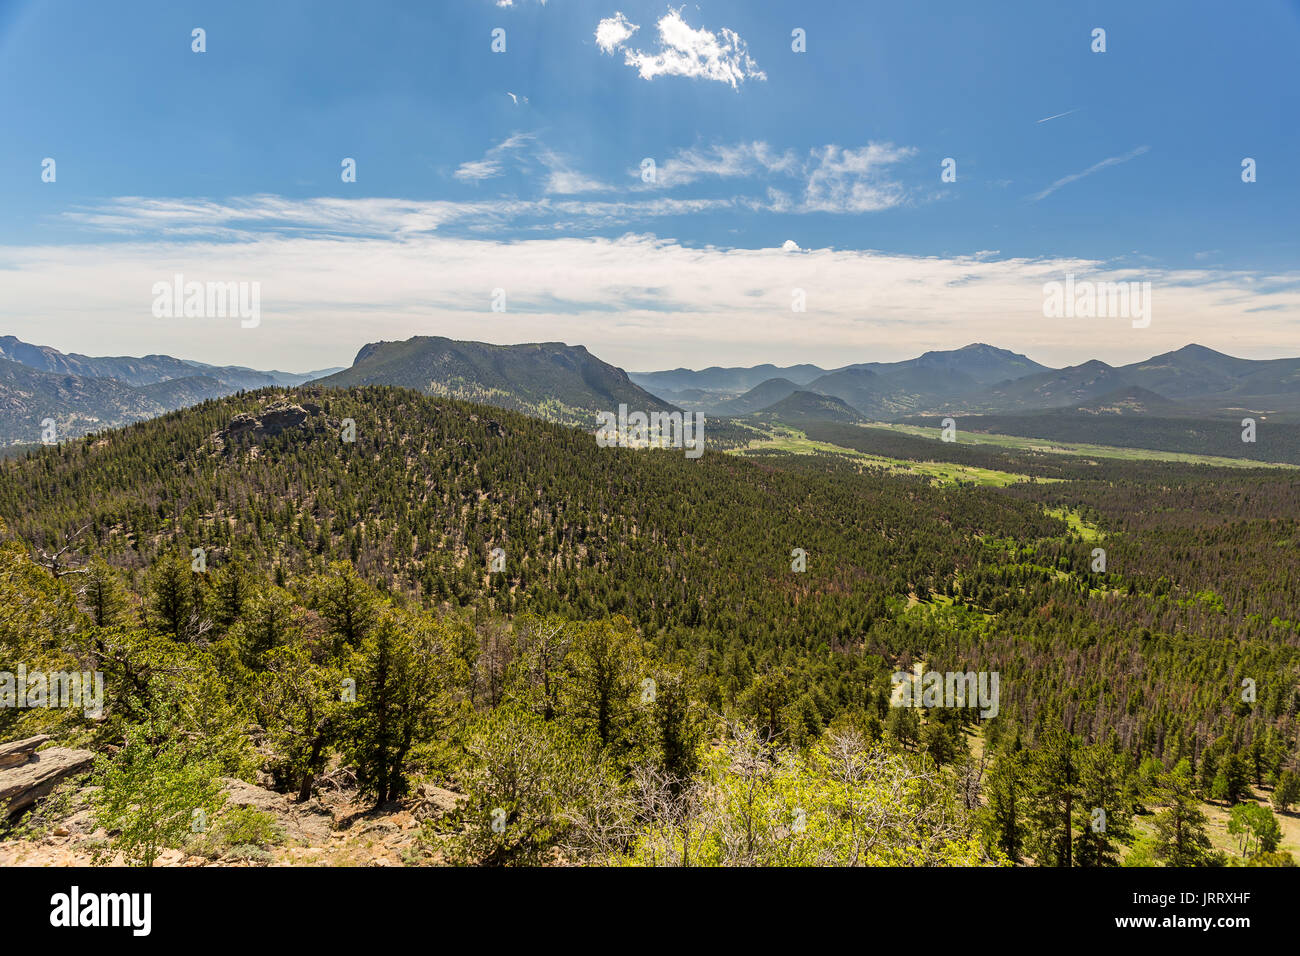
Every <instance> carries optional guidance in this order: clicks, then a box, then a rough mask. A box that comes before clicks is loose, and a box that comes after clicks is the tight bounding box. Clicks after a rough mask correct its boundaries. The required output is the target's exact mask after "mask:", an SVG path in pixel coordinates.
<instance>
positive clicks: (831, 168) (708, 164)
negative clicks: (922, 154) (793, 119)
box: [629, 141, 916, 213]
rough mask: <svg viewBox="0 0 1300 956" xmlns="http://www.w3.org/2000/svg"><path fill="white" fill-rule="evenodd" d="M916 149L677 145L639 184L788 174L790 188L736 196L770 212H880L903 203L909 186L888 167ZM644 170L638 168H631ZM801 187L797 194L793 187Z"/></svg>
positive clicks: (770, 188)
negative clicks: (649, 179) (799, 150)
mask: <svg viewBox="0 0 1300 956" xmlns="http://www.w3.org/2000/svg"><path fill="white" fill-rule="evenodd" d="M915 155H916V150H915V149H913V148H911V147H907V146H895V145H894V144H893V143H868V144H867V145H866V146H862V147H858V148H856V149H855V148H846V147H842V146H838V145H835V144H833V143H832V144H828V145H826V146H821V147H817V148H814V149H811V150H809V151H808V153H807V155H806V157H805V158H803V159H800V158H799V156H798V155H797V154H796V153H795V152H794V151H793V150H784V151H779V150H776V149H773V148H772V147H771V146H769V145H768V144H767V143H764V142H757V141H756V142H752V143H736V144H731V145H718V146H711V147H707V148H691V149H683V150H678V151H677V152H676V153H674V154H673V155H672V156H670V157H668V158H667V159H665V160H664V161H663V162H662V163H660V164H659V166H658V167H657V175H656V177H655V181H654V182H653V183H650V184H644V185H643V184H638V185H637V186H636V187H635V188H637V189H641V190H648V189H673V188H676V187H679V186H684V185H687V184H690V183H693V182H696V181H697V180H701V179H705V178H717V179H752V178H758V177H768V178H771V177H784V178H787V179H790V180H791V181H792V182H791V184H790V187H789V188H787V189H779V188H777V187H775V186H773V185H770V184H769V185H768V187H767V201H766V202H762V201H759V200H757V199H755V198H752V197H738V199H737V201H738V202H740V203H742V204H744V205H747V206H749V207H750V208H754V209H766V210H767V211H769V212H799V213H809V212H833V213H864V212H878V211H880V210H882V209H889V208H892V207H894V206H898V205H901V204H902V203H904V202H906V201H907V200H908V198H909V191H908V189H907V187H905V186H904V185H903V184H902V183H901V182H899V181H898V180H897V179H896V178H894V177H892V176H891V175H890V171H889V167H891V166H895V165H897V164H898V163H901V162H904V161H906V160H908V159H911V158H912V157H913V156H915ZM629 174H630V175H632V176H637V177H639V176H640V170H639V169H638V168H633V169H630V170H629ZM791 189H793V190H801V191H802V196H801V198H799V199H797V200H796V199H794V198H792V196H791V193H790V190H791Z"/></svg>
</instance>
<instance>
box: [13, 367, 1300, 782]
mask: <svg viewBox="0 0 1300 956" xmlns="http://www.w3.org/2000/svg"><path fill="white" fill-rule="evenodd" d="M348 419H351V420H352V421H354V422H355V441H353V442H345V441H344V440H343V438H342V436H343V434H344V431H345V426H346V421H347V420H348ZM932 444H933V446H935V451H936V454H938V453H942V452H943V451H944V448H943V447H941V446H942V443H937V442H936V443H932ZM1153 469H1156V470H1157V471H1159V474H1158V475H1153ZM1087 471H1088V473H1089V474H1090V480H1088V481H1086V482H1066V483H1060V482H1057V483H1050V484H1039V485H1035V484H1032V483H1029V484H1023V485H1020V486H1017V487H1014V488H1011V489H996V488H976V487H957V486H951V485H949V486H933V485H931V484H930V483H928V482H927V481H925V480H924V479H921V478H907V477H897V476H886V475H884V474H883V473H877V472H874V471H872V470H871V469H869V468H865V467H863V466H862V465H858V464H855V463H853V462H852V461H851V460H850V459H847V458H843V457H840V456H825V457H814V458H807V457H798V456H780V455H778V456H769V457H764V458H761V459H756V460H742V459H739V458H736V457H732V456H727V455H722V454H717V453H713V452H708V453H706V454H705V455H704V457H703V458H701V459H698V460H691V459H687V458H686V457H685V456H684V455H683V454H681V453H680V452H674V451H644V450H629V449H619V448H606V449H601V448H598V447H597V446H596V443H595V441H594V439H593V437H592V436H591V435H590V434H588V433H585V432H582V431H580V430H576V429H570V428H565V427H562V426H559V425H554V424H548V423H545V422H541V421H537V420H535V419H532V418H528V417H525V416H523V415H519V414H513V413H510V412H505V411H501V410H497V409H489V408H484V407H482V406H473V405H469V404H465V403H461V402H457V401H450V400H439V399H430V398H426V397H423V396H420V395H418V394H416V393H414V392H411V391H407V390H401V389H393V388H364V389H346V390H336V389H322V388H312V387H303V388H300V389H297V390H292V391H290V392H287V393H286V392H275V391H265V392H261V393H254V394H249V395H245V396H240V397H231V398H225V399H221V400H217V401H211V402H207V403H205V404H203V405H200V406H197V407H195V408H192V409H187V410H185V411H182V412H177V413H172V414H169V415H166V416H164V417H162V418H159V419H156V420H153V421H149V422H143V423H139V424H136V425H132V426H130V427H128V428H126V429H123V430H120V431H116V432H111V433H107V434H105V435H103V436H102V437H98V438H96V437H89V438H86V439H81V440H78V441H74V442H70V443H67V444H65V445H63V446H60V447H58V448H43V449H40V450H38V451H37V452H35V453H33V454H32V455H30V456H28V457H25V458H21V459H18V460H16V461H11V462H9V463H7V464H5V465H4V467H3V471H2V472H0V476H2V477H3V480H2V481H0V517H2V518H3V519H4V520H5V521H6V522H7V523H8V525H9V528H10V529H11V531H12V532H13V533H14V534H15V535H16V536H18V537H19V538H20V539H23V540H25V541H27V542H29V543H30V544H31V545H32V546H33V547H34V548H36V549H37V550H38V551H44V552H46V553H54V552H55V551H57V549H58V548H59V547H61V546H62V544H63V543H64V541H65V536H66V535H67V534H68V533H70V532H75V531H76V530H78V529H82V528H83V527H84V528H85V531H84V533H83V534H82V536H81V538H80V539H78V540H79V541H80V542H81V543H80V544H79V548H80V549H81V550H94V551H100V552H102V553H103V554H105V555H106V556H107V558H108V560H109V561H110V562H111V563H112V564H113V565H116V566H118V567H120V568H123V569H126V570H128V571H130V572H132V578H131V580H132V582H133V584H134V585H135V586H138V587H143V586H144V583H143V575H141V574H139V573H138V572H141V571H143V570H144V569H146V568H147V567H150V566H154V565H157V564H158V563H159V562H160V561H166V560H172V559H176V558H178V557H180V558H184V559H185V560H188V556H189V555H190V554H191V553H192V551H193V549H195V548H202V549H204V552H205V555H206V560H207V562H208V566H209V567H210V568H214V569H221V568H222V567H224V566H239V567H247V568H252V569H256V571H257V572H258V573H260V574H273V575H274V576H275V577H276V578H277V580H283V579H285V578H286V577H290V578H291V577H294V576H296V575H299V574H301V573H304V572H312V571H316V572H319V571H322V570H324V569H325V568H326V567H327V563H328V562H329V561H331V560H339V559H342V560H347V561H351V562H352V563H354V564H355V566H356V567H357V568H358V570H359V571H360V572H361V574H362V575H363V577H365V578H366V579H368V580H370V581H372V582H374V583H376V584H378V585H379V586H381V587H382V588H384V589H385V590H387V591H389V592H391V593H393V594H394V595H396V596H402V595H409V596H410V597H412V598H414V599H418V600H420V601H422V602H425V603H427V604H429V605H431V606H435V607H436V606H440V605H441V606H451V607H456V606H472V607H473V608H474V612H475V613H476V614H479V615H484V616H487V615H491V614H494V613H507V614H509V613H516V612H519V611H521V610H525V609H531V610H537V611H555V612H560V613H563V614H566V615H571V616H574V617H582V618H593V617H601V616H605V615H611V614H618V615H624V616H626V617H628V618H629V619H630V620H631V621H633V622H634V623H635V624H636V625H638V626H639V627H640V628H641V629H642V631H643V633H644V635H645V636H646V638H647V639H648V640H650V641H652V642H654V643H656V644H658V645H659V646H660V647H661V648H662V649H663V650H665V652H668V653H671V654H676V653H681V654H684V655H685V657H686V659H688V660H690V661H691V666H692V667H693V668H695V670H696V671H697V672H698V676H699V678H700V679H701V680H703V681H704V683H705V685H706V686H708V687H710V688H711V690H710V691H709V692H708V693H709V701H710V703H711V705H713V706H715V707H717V708H718V709H720V710H722V709H727V708H732V707H736V706H741V704H742V702H747V703H746V704H745V706H748V707H751V708H757V709H759V710H763V709H764V708H766V710H764V712H765V713H766V714H767V715H768V719H769V720H772V721H780V722H782V723H783V724H785V723H788V722H789V721H790V720H791V719H793V718H791V717H790V715H791V714H798V715H800V716H799V717H798V718H797V719H798V721H799V722H801V723H802V724H803V725H804V726H805V727H806V728H807V729H808V730H810V731H812V730H815V729H817V728H819V727H821V726H823V724H824V722H826V721H829V720H831V719H832V718H833V717H834V716H835V715H836V714H838V713H842V712H844V711H846V710H850V709H855V708H868V709H871V708H875V707H879V706H882V702H883V699H884V697H883V695H884V694H885V693H886V689H887V686H888V685H887V680H888V673H889V671H890V670H891V669H892V666H893V665H894V663H896V662H906V661H911V660H912V659H913V657H916V658H920V659H925V660H927V661H929V662H930V663H931V664H932V665H933V666H939V665H943V666H944V667H951V668H952V669H963V670H964V669H966V668H971V669H976V670H999V671H1000V672H1001V673H1002V675H1003V676H1002V681H1003V683H1002V696H1003V704H1002V713H1003V719H1005V720H1012V721H1015V722H1018V723H1021V724H1022V725H1023V726H1024V727H1025V728H1026V730H1028V731H1031V732H1032V728H1033V727H1034V726H1035V725H1037V724H1038V723H1039V722H1041V721H1042V720H1045V719H1047V718H1048V717H1053V716H1054V717H1056V718H1058V719H1063V720H1065V721H1066V722H1067V723H1068V725H1069V726H1071V727H1072V729H1073V730H1074V732H1076V733H1083V734H1087V735H1090V736H1096V737H1098V738H1103V737H1110V736H1112V735H1113V736H1114V737H1115V738H1116V739H1117V740H1118V741H1119V742H1120V743H1121V744H1122V745H1123V746H1126V747H1131V748H1134V750H1135V752H1137V753H1143V752H1145V753H1154V754H1155V755H1156V756H1160V757H1162V758H1164V757H1173V758H1176V757H1177V756H1178V755H1180V754H1182V755H1186V754H1189V753H1192V752H1193V751H1194V750H1195V749H1196V748H1197V747H1200V746H1204V745H1205V741H1206V740H1208V739H1210V738H1211V737H1213V736H1216V735H1220V734H1222V733H1224V732H1225V730H1226V729H1227V728H1229V727H1235V728H1237V729H1236V730H1234V731H1233V733H1234V734H1236V735H1237V736H1238V737H1239V738H1240V739H1242V740H1244V741H1246V742H1248V741H1249V740H1250V739H1251V738H1252V736H1256V735H1258V734H1259V733H1261V732H1262V731H1263V730H1264V729H1265V728H1268V727H1271V726H1273V725H1274V723H1275V722H1276V721H1278V720H1293V719H1294V709H1295V707H1294V704H1295V701H1294V690H1293V685H1294V679H1293V673H1294V670H1295V668H1296V661H1297V655H1296V647H1297V644H1300V633H1298V632H1300V625H1297V623H1296V620H1295V618H1296V615H1295V612H1294V608H1295V607H1297V606H1300V594H1297V589H1300V579H1298V578H1297V576H1296V575H1295V574H1293V573H1292V571H1293V570H1294V567H1295V563H1294V561H1293V560H1292V559H1291V558H1290V557H1289V556H1290V555H1291V554H1292V553H1293V545H1290V546H1288V542H1294V541H1295V540H1297V539H1300V531H1297V527H1296V521H1295V514H1296V511H1297V502H1296V500H1295V499H1296V489H1295V488H1294V481H1293V479H1292V478H1291V477H1290V476H1289V475H1277V474H1272V473H1260V472H1238V473H1233V472H1230V471H1228V470H1222V471H1215V470H1210V469H1204V468H1200V469H1192V468H1185V467H1178V466H1154V465H1150V464H1136V463H1121V462H1117V463H1113V464H1111V463H1102V464H1098V463H1089V464H1088V466H1087ZM1126 476H1127V477H1126ZM1134 476H1137V477H1139V478H1140V479H1141V480H1140V481H1134V480H1133V477H1134ZM1153 478H1154V479H1155V480H1153ZM1076 487H1077V489H1078V492H1079V494H1078V495H1075V494H1074V493H1073V492H1072V491H1071V489H1074V488H1076ZM1080 497H1081V498H1082V499H1083V500H1084V501H1085V502H1086V504H1085V505H1084V506H1083V507H1084V510H1083V514H1085V515H1086V516H1087V518H1088V520H1089V521H1090V522H1095V523H1096V524H1097V525H1098V526H1099V528H1100V530H1099V531H1098V532H1096V533H1098V534H1101V533H1105V532H1106V531H1107V530H1109V532H1110V536H1109V537H1107V538H1106V539H1105V545H1106V548H1107V550H1108V551H1109V553H1110V566H1109V568H1108V570H1107V571H1106V572H1105V573H1093V572H1091V571H1090V563H1091V551H1092V548H1093V546H1094V544H1095V543H1096V542H1095V541H1094V540H1092V539H1091V538H1090V536H1086V535H1082V534H1080V533H1077V532H1072V531H1070V530H1069V528H1068V527H1067V525H1066V523H1065V522H1064V521H1062V520H1060V518H1058V517H1051V516H1049V515H1048V514H1047V512H1046V510H1045V508H1046V507H1061V506H1062V505H1065V506H1066V507H1069V506H1070V503H1071V502H1072V501H1073V500H1076V499H1078V498H1080ZM1139 502H1140V503H1141V505H1140V510H1139V512H1138V513H1136V514H1134V513H1132V512H1133V510H1134V509H1135V508H1137V507H1138V503H1139ZM1125 526H1129V527H1133V528H1134V530H1135V531H1137V530H1140V532H1141V533H1140V535H1134V536H1132V537H1129V536H1126V535H1124V534H1120V533H1117V532H1119V531H1120V530H1121V529H1122V528H1124V527H1125ZM1288 547H1290V550H1288ZM493 548H501V549H503V551H504V557H505V570H504V572H496V573H493V572H490V571H489V565H488V562H489V560H490V552H491V550H492V549H493ZM796 548H802V549H804V550H805V551H806V552H807V570H806V571H805V572H802V573H796V572H793V571H792V564H791V558H792V551H793V550H794V549H796ZM1279 549H1281V550H1279ZM75 550H77V549H74V551H75ZM1189 555H1190V556H1191V557H1190V558H1189V557H1188V556H1189ZM1225 567H1230V568H1231V575H1229V577H1230V580H1226V581H1225V580H1222V575H1220V573H1219V572H1220V571H1221V570H1222V569H1224V568H1225ZM1288 569H1290V570H1288ZM918 602H919V603H918ZM909 607H912V608H913V610H909ZM916 611H922V612H925V613H916ZM941 669H942V667H941ZM1248 675H1250V676H1253V677H1254V679H1256V680H1257V681H1258V682H1259V684H1260V687H1261V694H1262V695H1265V696H1266V700H1267V703H1266V704H1261V706H1260V707H1259V708H1257V709H1249V710H1247V711H1245V712H1243V711H1241V709H1240V707H1239V705H1237V704H1235V703H1234V697H1233V692H1234V689H1235V687H1236V686H1237V684H1239V682H1240V677H1241V676H1248ZM882 682H883V683H882ZM765 694H774V695H777V697H778V698H779V706H776V705H773V704H772V700H771V699H769V698H765V697H764V695H765ZM1152 701H1158V702H1159V704H1158V706H1147V703H1144V702H1152ZM887 713H888V711H887V710H881V711H880V714H881V715H882V717H883V716H886V715H887ZM778 714H780V715H784V716H781V717H778V716H776V715H778ZM770 729H772V730H773V732H775V731H776V730H777V728H770ZM783 729H788V727H786V728H783ZM1243 734H1244V736H1243Z"/></svg>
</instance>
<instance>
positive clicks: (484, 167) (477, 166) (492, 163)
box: [452, 93, 533, 183]
mask: <svg viewBox="0 0 1300 956" xmlns="http://www.w3.org/2000/svg"><path fill="white" fill-rule="evenodd" d="M510 95H511V96H514V94H513V93H511V94H510ZM532 139H533V135H532V134H531V133H514V134H512V135H510V136H508V137H506V138H505V139H503V140H502V141H501V142H499V143H497V144H496V145H495V146H493V147H492V148H491V149H489V150H488V151H487V152H486V153H484V154H483V158H482V159H473V160H470V161H469V162H465V163H461V164H460V166H458V167H457V168H456V172H455V173H453V174H452V175H454V176H455V177H456V178H457V179H459V180H460V181H461V182H468V183H477V182H482V181H483V180H485V179H494V178H495V177H497V176H500V175H501V174H502V172H503V171H504V170H503V168H502V159H503V158H504V157H505V156H506V154H507V153H510V152H512V151H515V150H518V149H522V148H523V147H524V146H526V145H528V144H529V143H530V142H532Z"/></svg>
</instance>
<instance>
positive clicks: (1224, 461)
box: [864, 422, 1300, 481]
mask: <svg viewBox="0 0 1300 956" xmlns="http://www.w3.org/2000/svg"><path fill="white" fill-rule="evenodd" d="M864 427H869V428H888V429H890V430H891V431H896V432H902V433H903V434H905V435H915V436H918V437H920V438H938V437H939V433H940V431H941V429H938V428H929V427H927V426H924V425H901V424H898V423H895V422H868V423H866V425H865V426H864ZM957 444H959V445H997V446H999V447H1002V448H1014V449H1018V450H1021V451H1039V452H1047V453H1049V454H1053V455H1083V456H1091V457H1094V458H1123V459H1128V460H1132V461H1176V462H1183V463H1184V464H1191V465H1215V466H1218V467H1221V468H1300V465H1289V464H1283V463H1278V462H1264V461H1254V460H1251V459H1245V458H1221V457H1219V456H1217V455H1193V454H1189V453H1186V452H1178V451H1156V450H1154V449H1150V448H1120V447H1119V446H1117V445H1092V444H1088V443H1086V442H1068V441H1052V440H1050V439H1046V438H1025V437H1024V436H1022V435H998V434H993V433H991V432H969V431H967V432H963V431H961V428H960V424H959V425H958V431H957ZM1039 480H1040V481H1041V480H1042V479H1039Z"/></svg>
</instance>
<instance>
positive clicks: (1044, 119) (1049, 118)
mask: <svg viewBox="0 0 1300 956" xmlns="http://www.w3.org/2000/svg"><path fill="white" fill-rule="evenodd" d="M1077 112H1079V111H1078V110H1077V109H1073V110H1066V111H1065V112H1064V113H1057V114H1056V115H1055V116H1044V117H1043V118H1042V119H1040V120H1039V121H1038V122H1040V123H1046V122H1047V121H1048V120H1054V119H1060V118H1061V117H1062V116H1069V115H1070V114H1071V113H1077Z"/></svg>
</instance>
